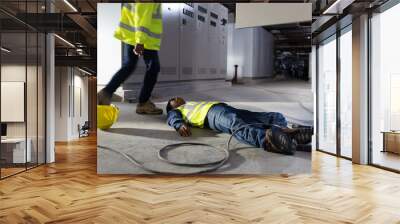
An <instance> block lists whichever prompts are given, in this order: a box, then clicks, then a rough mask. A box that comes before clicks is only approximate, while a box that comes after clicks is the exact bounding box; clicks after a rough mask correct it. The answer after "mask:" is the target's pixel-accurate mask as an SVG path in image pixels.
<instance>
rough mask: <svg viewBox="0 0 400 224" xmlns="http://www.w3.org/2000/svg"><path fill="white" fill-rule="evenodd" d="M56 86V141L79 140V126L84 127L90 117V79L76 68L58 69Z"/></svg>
mask: <svg viewBox="0 0 400 224" xmlns="http://www.w3.org/2000/svg"><path fill="white" fill-rule="evenodd" d="M55 85H56V94H55V119H56V133H55V140H56V141H70V140H73V139H77V138H78V137H79V135H78V134H79V133H78V124H79V125H83V124H84V122H85V121H87V120H88V116H89V111H88V104H89V103H88V96H89V94H88V77H86V76H83V73H81V72H80V71H79V70H77V69H76V68H72V67H56V84H55ZM79 95H80V97H79ZM80 109H81V110H82V113H80Z"/></svg>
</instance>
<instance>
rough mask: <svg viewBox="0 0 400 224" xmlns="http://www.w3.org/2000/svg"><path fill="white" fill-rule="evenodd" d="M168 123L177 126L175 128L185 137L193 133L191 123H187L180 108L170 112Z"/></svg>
mask: <svg viewBox="0 0 400 224" xmlns="http://www.w3.org/2000/svg"><path fill="white" fill-rule="evenodd" d="M167 123H168V125H169V126H171V127H173V128H175V130H176V131H177V132H178V133H179V134H180V135H181V136H183V137H187V136H190V135H191V134H192V133H191V131H190V127H189V125H187V124H186V123H185V120H184V119H183V117H182V114H181V112H180V111H178V110H171V111H170V112H168V115H167Z"/></svg>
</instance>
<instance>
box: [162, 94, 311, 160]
mask: <svg viewBox="0 0 400 224" xmlns="http://www.w3.org/2000/svg"><path fill="white" fill-rule="evenodd" d="M166 110H167V114H168V118H167V123H168V125H169V126H171V127H173V128H175V130H176V131H177V132H178V133H179V134H180V135H181V136H183V137H187V136H190V135H191V131H190V127H191V126H193V127H198V128H208V129H212V130H215V131H219V132H223V133H228V134H233V136H234V137H235V138H236V139H237V140H238V141H240V142H243V143H246V144H249V145H252V146H256V147H259V148H264V149H265V150H267V151H271V152H277V153H282V154H286V155H293V154H294V152H295V151H296V148H297V147H298V145H305V144H310V143H311V137H312V128H310V127H301V128H288V127H287V121H286V118H285V117H284V116H283V115H282V114H281V113H277V112H252V111H248V110H243V109H237V108H234V107H231V106H229V105H228V104H226V103H222V102H185V100H184V99H182V98H180V97H175V98H172V99H170V100H169V101H168V103H167V107H166Z"/></svg>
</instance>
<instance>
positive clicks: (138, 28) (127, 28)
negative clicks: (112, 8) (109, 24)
mask: <svg viewBox="0 0 400 224" xmlns="http://www.w3.org/2000/svg"><path fill="white" fill-rule="evenodd" d="M119 27H121V28H124V29H126V30H129V31H131V32H136V31H140V32H143V33H145V34H147V36H149V37H152V38H157V39H161V34H156V33H153V32H151V31H150V30H149V29H147V28H146V27H144V26H139V27H133V26H129V25H127V24H125V23H123V22H120V23H119Z"/></svg>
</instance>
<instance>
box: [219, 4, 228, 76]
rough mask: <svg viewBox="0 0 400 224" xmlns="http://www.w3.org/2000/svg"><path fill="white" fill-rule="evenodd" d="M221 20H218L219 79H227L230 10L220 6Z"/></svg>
mask: <svg viewBox="0 0 400 224" xmlns="http://www.w3.org/2000/svg"><path fill="white" fill-rule="evenodd" d="M218 11H219V14H218V15H219V18H218V28H219V41H220V43H219V49H220V50H219V69H218V74H219V78H226V76H227V73H226V71H227V66H228V65H227V60H228V45H227V38H228V27H227V25H228V9H227V8H226V7H225V6H223V5H222V4H219V10H218Z"/></svg>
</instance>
